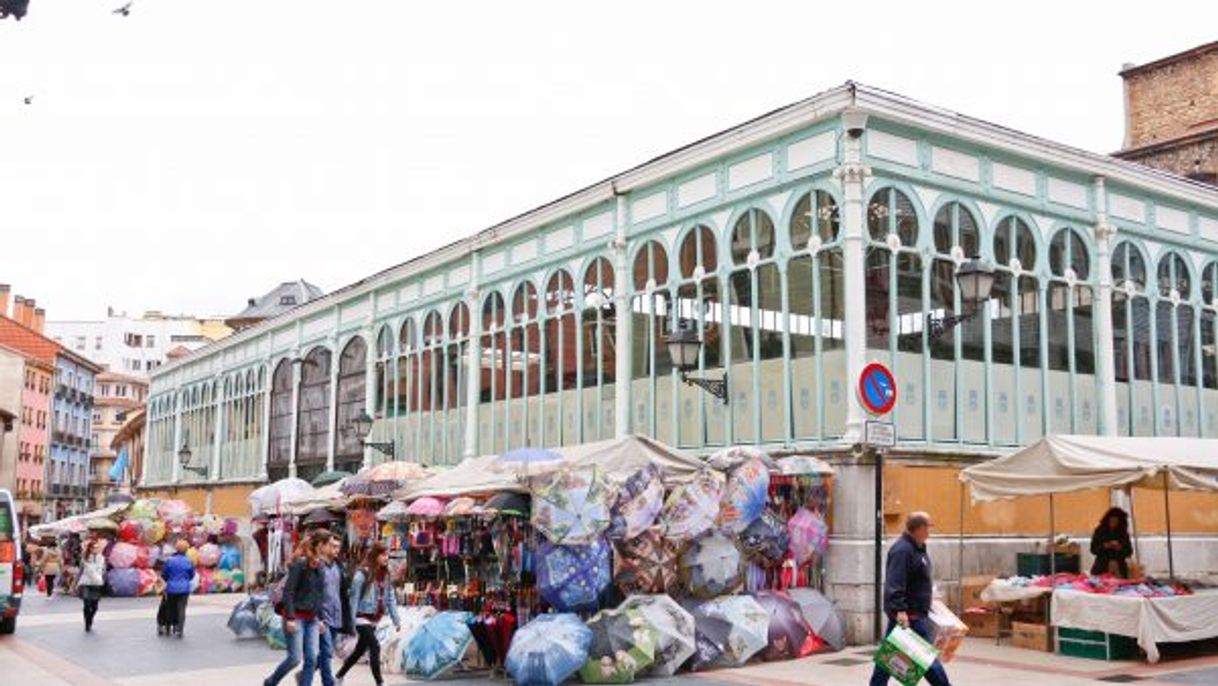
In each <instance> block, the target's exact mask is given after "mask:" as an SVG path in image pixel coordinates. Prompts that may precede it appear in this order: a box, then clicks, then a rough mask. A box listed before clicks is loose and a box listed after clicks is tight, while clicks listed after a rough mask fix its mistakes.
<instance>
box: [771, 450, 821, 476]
mask: <svg viewBox="0 0 1218 686" xmlns="http://www.w3.org/2000/svg"><path fill="white" fill-rule="evenodd" d="M778 473H780V474H782V475H783V476H808V475H820V476H830V475H832V474H833V467H830V466H829V463H828V462H825V461H824V460H822V459H820V458H816V457H810V456H808V455H792V456H791V457H784V458H782V459H781V460H779V461H778Z"/></svg>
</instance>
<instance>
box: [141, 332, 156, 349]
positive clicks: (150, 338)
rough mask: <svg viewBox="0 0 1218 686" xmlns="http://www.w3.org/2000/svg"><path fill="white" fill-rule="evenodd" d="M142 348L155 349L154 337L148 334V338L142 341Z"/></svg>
mask: <svg viewBox="0 0 1218 686" xmlns="http://www.w3.org/2000/svg"><path fill="white" fill-rule="evenodd" d="M144 347H145V348H155V347H156V336H154V335H152V334H148V337H147V338H145V339H144Z"/></svg>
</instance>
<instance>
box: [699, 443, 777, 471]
mask: <svg viewBox="0 0 1218 686" xmlns="http://www.w3.org/2000/svg"><path fill="white" fill-rule="evenodd" d="M769 459H770V457H769V456H768V455H766V453H765V451H764V450H762V449H761V448H757V447H754V446H751V445H729V446H728V447H726V448H720V449H719V450H716V451H715V452H713V453H711V454H710V457H708V458H706V463H707V464H708V465H710V466H711V468H712V469H718V470H719V471H721V472H730V471H732V470H733V469H735V468H737V467H739V466H740V465H742V464H744V463H745V462H749V461H751V460H762V461H763V462H764V461H768V460H769Z"/></svg>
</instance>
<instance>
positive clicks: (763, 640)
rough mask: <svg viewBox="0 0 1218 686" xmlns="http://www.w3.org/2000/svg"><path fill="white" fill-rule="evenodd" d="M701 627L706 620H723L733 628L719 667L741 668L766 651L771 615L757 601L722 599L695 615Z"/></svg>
mask: <svg viewBox="0 0 1218 686" xmlns="http://www.w3.org/2000/svg"><path fill="white" fill-rule="evenodd" d="M693 615H694V622H695V624H696V625H697V626H699V627H701V626H702V625H703V623H704V619H705V618H714V619H719V620H723V621H724V622H727V624H728V625H729V626H730V627H731V628H730V630H729V632H728V635H727V638H726V640H725V641H724V645H723V654H722V655H720V656H719V659H718V661H717V664H719V665H721V666H724V667H742V666H744V664H745V663H746V662H748V661H749V660H750V659H751V658H752V657H753V656H754V655H756V654H757V653H760V652H761V651H762V650H764V649H765V647H766V644H767V643H768V642H769V639H770V615H769V613H768V612H766V611H765V608H763V607H761V605H758V604H757V601H756V600H754V599H753V598H751V597H750V596H746V595H733V596H722V597H720V598H715V599H714V600H708V601H706V602H705V603H702V604H701V605H699V606H698V607H696V608H694V611H693Z"/></svg>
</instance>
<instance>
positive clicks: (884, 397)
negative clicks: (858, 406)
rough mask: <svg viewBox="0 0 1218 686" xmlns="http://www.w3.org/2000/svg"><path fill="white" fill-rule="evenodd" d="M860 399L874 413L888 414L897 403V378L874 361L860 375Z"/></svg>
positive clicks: (886, 368)
mask: <svg viewBox="0 0 1218 686" xmlns="http://www.w3.org/2000/svg"><path fill="white" fill-rule="evenodd" d="M859 399H860V400H862V401H863V407H866V408H867V411H868V412H870V413H872V414H888V413H889V412H891V411H892V408H893V407H894V406H895V405H896V404H897V380H896V378H895V377H894V376H893V375H892V372H891V371H890V370H889V369H888V367H885V366H884V365H882V364H880V363H879V362H872V363H871V364H869V365H867V366H866V367H864V368H863V373H862V374H860V375H859Z"/></svg>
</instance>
